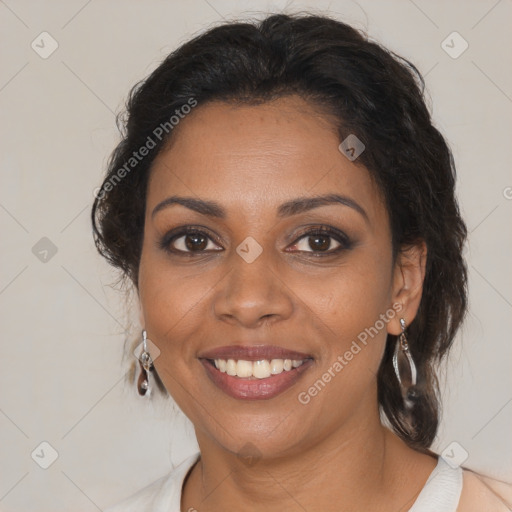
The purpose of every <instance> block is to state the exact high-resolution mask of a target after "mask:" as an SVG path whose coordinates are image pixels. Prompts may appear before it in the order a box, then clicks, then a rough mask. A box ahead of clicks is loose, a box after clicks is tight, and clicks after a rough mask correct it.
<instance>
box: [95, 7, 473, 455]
mask: <svg viewBox="0 0 512 512" xmlns="http://www.w3.org/2000/svg"><path fill="white" fill-rule="evenodd" d="M424 88H425V86H424V80H423V77H422V76H421V74H420V73H419V71H418V70H417V68H416V67H415V66H414V65H413V64H411V63H410V62H409V61H407V60H405V59H403V58H402V57H400V56H398V55H396V54H395V53H393V52H391V51H389V50H387V49H386V48H383V47H382V46H381V45H379V44H377V43H375V42H372V41H370V40H369V39H368V37H366V36H365V35H364V34H362V33H361V32H359V31H358V30H356V29H354V28H352V27H351V26H349V25H346V24H344V23H342V22H340V21H337V20H334V19H331V18H330V17H327V16H316V15H309V14H296V15H284V14H276V15H271V16H268V17H267V18H265V19H263V20H262V21H259V22H254V23H245V22H230V23H224V24H222V25H220V26H216V27H214V28H211V29H209V30H207V31H206V32H204V33H203V34H201V35H199V36H197V37H195V38H193V39H191V40H190V41H188V42H186V43H185V44H183V45H182V46H181V47H179V48H178V49H177V50H176V51H174V52H173V53H171V54H170V55H169V56H168V57H167V58H166V59H165V60H164V61H163V62H162V63H161V64H160V65H159V66H158V68H157V69H156V70H155V71H154V72H153V73H151V74H150V75H149V76H148V77H147V78H146V79H145V80H143V81H142V82H140V83H138V84H137V85H135V86H134V87H133V89H132V91H131V94H130V97H129V99H128V102H127V115H126V118H125V121H123V122H121V123H120V124H122V125H123V126H122V135H123V139H122V141H121V142H120V143H119V145H118V146H117V148H116V149H115V150H114V152H113V153H112V155H111V158H110V161H109V165H108V171H107V174H106V177H105V180H104V182H103V184H102V186H101V188H100V189H99V193H97V194H96V199H95V201H94V204H93V207H92V212H91V213H92V224H93V232H94V239H95V243H96V246H97V248H98V250H99V252H100V253H101V254H102V255H103V256H104V257H105V258H107V260H108V261H109V262H110V263H111V264H112V265H114V266H115V267H117V268H118V269H120V270H121V271H122V275H123V276H124V278H128V280H130V281H131V282H132V283H133V284H134V285H135V287H136V288H137V287H138V284H137V281H138V269H139V262H140V257H141V249H142V238H143V231H144V213H145V207H146V189H147V183H148V176H149V173H150V171H151V165H152V162H153V160H154V158H155V157H156V156H157V154H158V153H159V152H160V151H161V150H162V148H164V147H165V145H166V144H168V143H169V141H170V140H172V130H171V128H172V127H171V126H170V123H169V120H170V119H171V117H172V116H173V115H175V114H176V115H177V114H179V113H180V112H186V111H187V110H186V108H188V109H189V110H190V107H186V106H187V105H191V104H192V102H197V103H196V104H198V105H199V106H200V105H202V104H205V103H206V102H208V101H213V100H217V101H226V102H232V103H238V104H258V103H261V102H265V101H270V100H272V99H276V98H279V97H284V96H287V95H291V94H295V95H300V96H301V97H302V98H304V99H305V100H307V101H309V102H311V103H314V104H315V105H316V106H319V107H320V108H322V111H323V112H325V114H326V116H328V117H329V118H330V119H333V120H334V122H335V124H336V127H337V129H338V131H339V136H340V140H343V139H344V138H345V137H346V136H347V135H348V134H355V135H356V136H357V137H358V138H359V139H360V140H361V141H363V143H364V144H365V146H366V150H365V151H364V152H363V153H362V154H361V156H360V157H359V158H358V160H357V162H358V164H361V165H364V166H365V167H366V168H367V169H368V171H369V172H370V175H371V176H372V178H373V179H374V180H375V182H376V183H377V184H378V185H379V188H380V190H381V192H382V195H383V197H384V198H385V201H386V205H387V210H388V213H389V219H390V224H391V231H392V247H393V257H394V258H396V256H397V254H398V252H399V251H400V250H401V249H403V248H404V247H407V246H408V245H410V244H414V243H417V242H418V241H424V242H425V243H426V246H427V250H428V254H427V262H426V273H425V279H424V283H423V285H424V286H423V295H422V297H421V302H420V306H419V310H418V313H417V316H416V318H415V319H414V320H413V322H412V323H411V324H410V325H409V327H408V339H409V346H410V351H411V354H412V356H413V358H414V360H415V362H416V365H417V367H418V391H419V393H418V396H417V398H416V400H415V402H414V406H413V407H412V410H409V411H408V409H407V408H406V407H405V406H404V402H403V399H402V394H401V390H400V387H399V385H398V382H397V379H396V377H395V375H394V369H393V365H392V356H393V350H394V347H395V343H396V340H397V337H396V336H394V335H388V337H387V344H386V348H385V351H384V356H383V359H382V362H381V365H380V368H379V371H378V400H379V404H380V406H381V411H382V412H384V413H385V415H386V418H387V419H388V420H389V422H390V424H391V426H392V428H393V429H394V430H395V432H396V433H397V434H398V435H399V436H400V437H401V438H402V439H404V440H405V441H406V442H407V443H408V444H409V445H410V446H412V447H414V448H416V449H418V450H421V451H428V447H429V446H430V445H431V444H432V442H433V440H434V438H435V435H436V432H437V428H438V422H439V409H440V404H439V385H438V380H437V375H436V371H435V370H436V367H437V365H438V363H439V362H440V361H441V358H442V357H443V356H444V355H445V354H446V353H447V351H448V349H449V348H450V346H451V344H452V342H453V340H454V337H455V334H456V332H457V330H458V328H459V327H460V325H461V323H462V321H463V319H464V317H465V314H466V310H467V267H466V264H465V262H464V259H463V255H462V251H463V246H464V242H465V239H466V236H467V229H466V225H465V223H464V221H463V220H462V218H461V216H460V213H459V207H458V204H457V200H456V197H455V178H456V171H455V166H454V162H453V157H452V154H451V151H450V149H449V147H448V146H447V143H446V142H445V140H444V138H443V136H442V135H441V134H440V133H439V131H438V130H437V129H436V128H435V127H434V126H433V123H432V120H431V117H430V113H429V111H428V109H427V107H426V105H425V100H424ZM165 123H167V125H166V124H165ZM159 126H160V127H162V126H166V127H167V128H168V129H167V128H166V130H165V136H161V137H155V128H156V127H159ZM160 132H162V134H163V131H162V130H160ZM160 132H158V133H160ZM148 137H149V138H148ZM150 139H151V141H152V144H153V146H154V147H152V148H151V151H149V152H148V154H147V156H145V158H143V159H140V161H139V160H137V162H134V161H133V158H134V152H135V151H137V150H138V149H139V148H141V147H143V146H144V145H146V147H147V145H148V144H147V141H149V140H150ZM130 159H132V160H130ZM129 161H130V162H131V163H132V164H134V165H135V163H136V166H135V167H134V170H130V169H127V166H126V164H127V162H129ZM122 169H124V172H122ZM121 178H122V179H121ZM160 384H161V381H160Z"/></svg>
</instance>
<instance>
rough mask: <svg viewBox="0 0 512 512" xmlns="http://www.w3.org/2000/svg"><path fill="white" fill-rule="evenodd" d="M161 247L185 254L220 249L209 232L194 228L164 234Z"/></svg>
mask: <svg viewBox="0 0 512 512" xmlns="http://www.w3.org/2000/svg"><path fill="white" fill-rule="evenodd" d="M160 247H161V248H162V249H164V250H166V251H169V252H173V253H185V254H186V253H189V254H190V253H202V252H211V251H218V250H219V248H218V246H217V245H216V244H214V243H213V241H212V239H211V237H210V236H209V235H208V234H207V233H205V232H203V231H199V230H193V229H185V230H181V231H180V232H178V233H170V234H168V235H166V236H164V237H163V239H162V240H161V242H160ZM220 250H222V249H220Z"/></svg>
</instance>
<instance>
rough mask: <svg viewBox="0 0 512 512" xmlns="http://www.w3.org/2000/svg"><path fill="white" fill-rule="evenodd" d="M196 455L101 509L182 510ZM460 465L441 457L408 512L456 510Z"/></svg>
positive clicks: (114, 511)
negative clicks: (450, 463) (183, 493)
mask: <svg viewBox="0 0 512 512" xmlns="http://www.w3.org/2000/svg"><path fill="white" fill-rule="evenodd" d="M198 458H199V452H198V453H196V454H194V455H192V456H190V457H188V458H187V459H185V460H184V461H183V462H182V463H181V464H179V465H178V466H177V467H176V468H174V469H173V470H172V471H171V472H170V473H168V474H167V475H165V476H163V477H161V478H159V479H158V480H156V481H155V482H153V483H151V484H149V485H148V486H146V487H144V488H143V489H141V490H139V491H137V492H136V493H135V494H132V495H131V496H130V497H129V498H127V499H125V500H123V501H122V502H120V503H117V504H116V505H113V506H111V507H109V508H107V509H105V510H104V512H181V511H180V505H181V491H182V487H183V481H184V480H185V477H186V476H187V473H188V471H189V470H190V468H191V467H192V466H193V465H194V464H195V462H196V461H197V459H198ZM462 480H463V475H462V468H460V467H459V466H457V467H451V466H450V465H449V464H448V463H447V462H446V461H445V460H444V459H443V458H442V457H439V458H438V461H437V466H436V467H435V468H434V470H433V471H432V473H431V474H430V476H429V478H428V480H427V482H426V483H425V485H424V486H423V489H422V490H421V492H420V494H419V495H418V497H417V498H416V501H415V502H414V504H413V506H412V507H411V508H410V509H409V511H408V512H456V510H457V504H458V503H459V499H460V495H461V491H462Z"/></svg>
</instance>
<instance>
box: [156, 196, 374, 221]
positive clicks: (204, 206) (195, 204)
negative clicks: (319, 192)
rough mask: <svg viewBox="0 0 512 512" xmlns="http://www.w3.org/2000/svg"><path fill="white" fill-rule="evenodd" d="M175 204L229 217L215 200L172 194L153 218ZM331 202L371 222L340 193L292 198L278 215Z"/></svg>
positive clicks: (293, 212) (361, 208) (359, 207)
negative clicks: (353, 211) (345, 207)
mask: <svg viewBox="0 0 512 512" xmlns="http://www.w3.org/2000/svg"><path fill="white" fill-rule="evenodd" d="M175 204H180V205H182V206H184V207H186V208H188V209H190V210H193V211H195V212H197V213H200V214H201V215H206V216H208V217H215V218H219V219H225V218H226V217H227V213H226V210H225V209H224V208H223V207H222V206H221V205H220V204H218V203H216V202H215V201H209V200H204V199H196V198H194V197H180V196H171V197H168V198H167V199H164V200H163V201H161V202H160V203H158V204H157V205H156V206H155V208H154V209H153V212H152V213H151V217H152V218H153V217H154V216H155V215H156V214H157V213H158V212H159V211H161V210H163V209H165V208H168V207H169V206H172V205H175ZM330 204H340V205H343V206H348V207H349V208H352V209H353V210H355V211H356V212H358V213H360V214H361V215H362V216H363V217H364V219H365V220H366V222H368V223H369V222H370V219H369V218H368V214H367V213H366V211H365V210H364V208H363V207H362V206H361V205H359V204H358V203H357V202H356V201H354V200H353V199H351V198H350V197H347V196H342V195H339V194H326V195H323V196H312V197H307V196H306V197H298V198H296V199H292V200H290V201H287V202H285V203H283V204H281V205H280V206H279V207H278V209H277V216H278V217H279V218H285V217H291V216H292V215H297V214H299V213H303V212H307V211H309V210H313V209H314V208H318V207H320V206H326V205H330Z"/></svg>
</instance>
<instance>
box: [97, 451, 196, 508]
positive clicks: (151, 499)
mask: <svg viewBox="0 0 512 512" xmlns="http://www.w3.org/2000/svg"><path fill="white" fill-rule="evenodd" d="M198 457H199V452H198V453H195V454H194V455H191V456H190V457H187V458H186V459H185V460H184V461H183V462H181V463H180V464H179V465H178V466H176V467H175V468H174V469H173V470H171V471H170V472H169V473H167V474H166V475H164V476H162V477H161V478H159V479H158V480H155V481H154V482H152V483H150V484H149V485H147V486H145V487H143V488H142V489H139V490H138V491H137V492H135V493H134V494H132V495H130V496H129V497H127V498H125V499H124V500H123V501H121V502H119V503H116V504H115V505H111V506H110V507H108V508H106V509H105V510H104V512H180V502H181V488H182V485H183V481H184V479H185V476H186V475H187V473H188V471H189V470H190V468H191V467H192V466H193V465H194V464H195V462H196V461H197V459H198Z"/></svg>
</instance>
